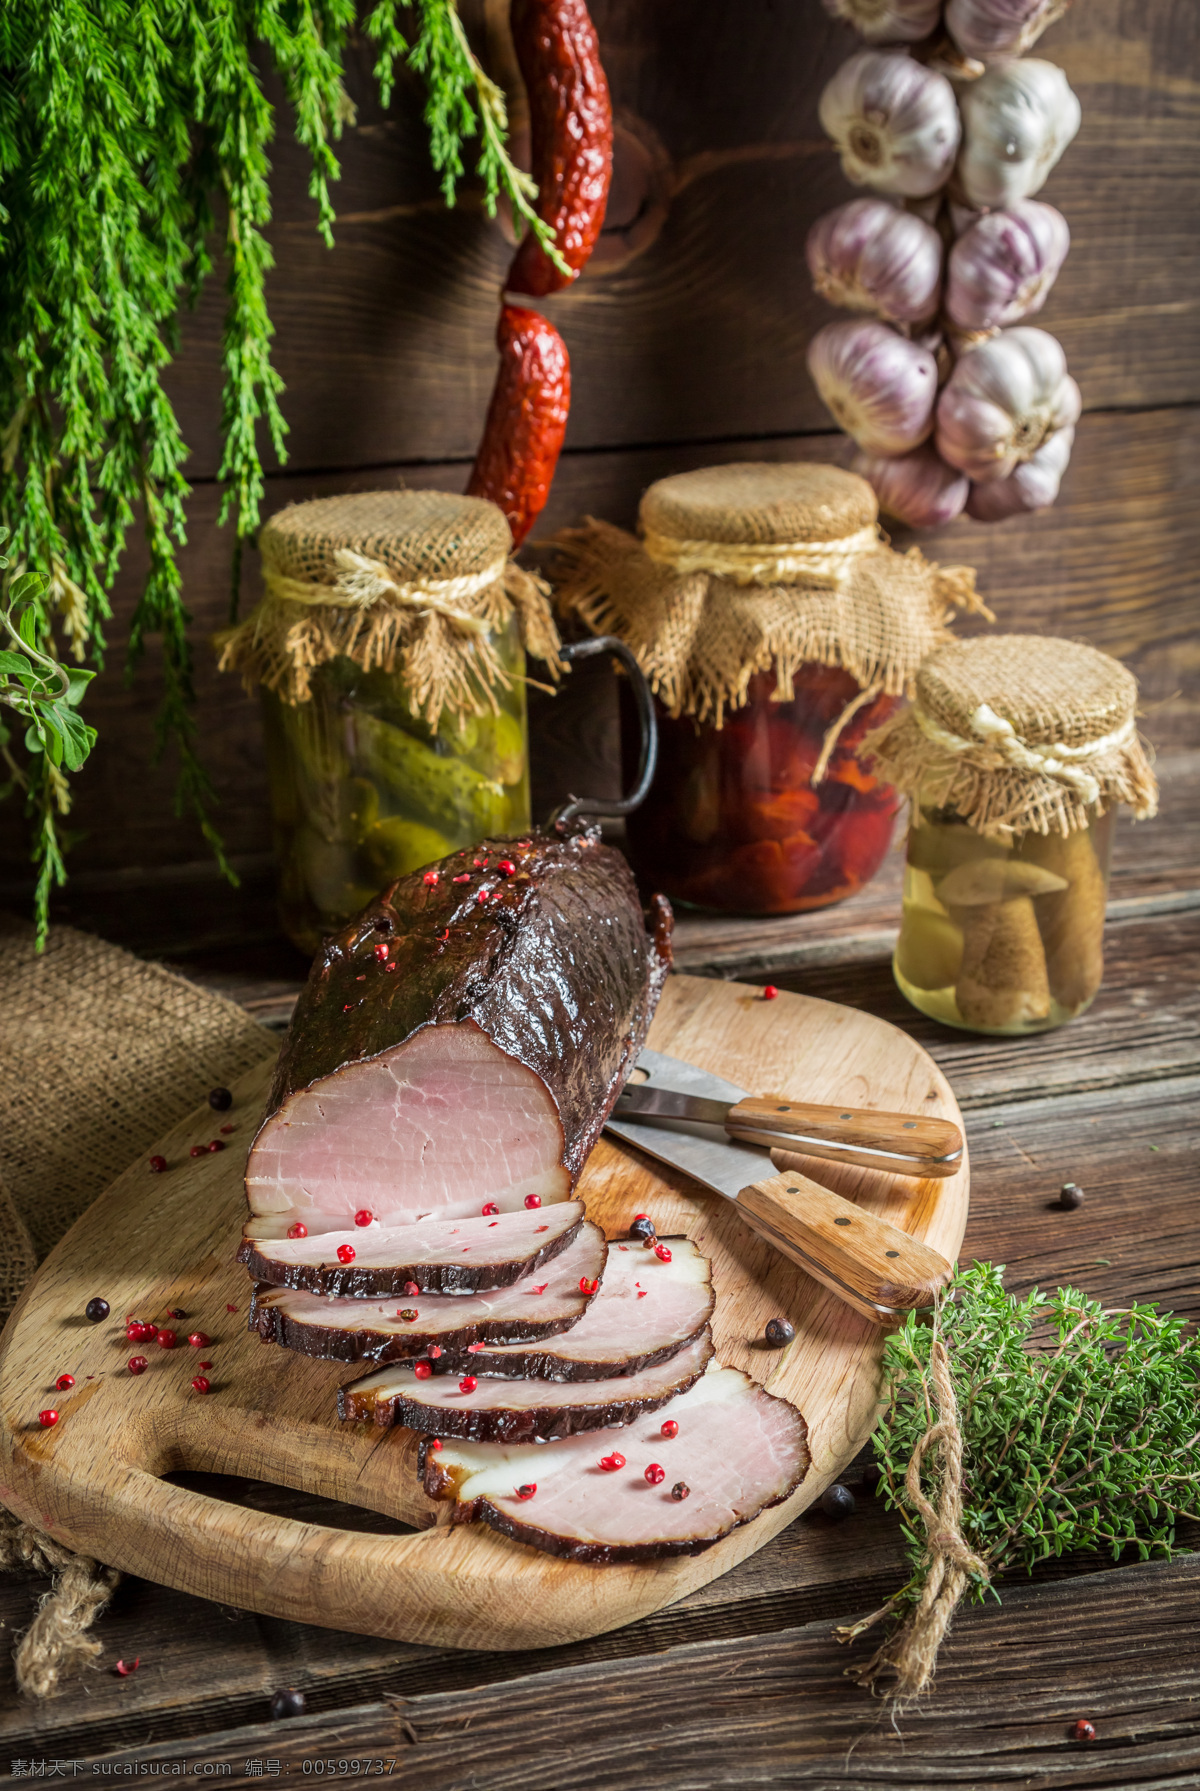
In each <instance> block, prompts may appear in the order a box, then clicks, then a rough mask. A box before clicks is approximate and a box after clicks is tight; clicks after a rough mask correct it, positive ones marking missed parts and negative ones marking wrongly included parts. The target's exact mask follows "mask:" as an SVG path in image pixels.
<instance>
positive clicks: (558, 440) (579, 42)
mask: <svg viewBox="0 0 1200 1791" xmlns="http://www.w3.org/2000/svg"><path fill="white" fill-rule="evenodd" d="M512 31H513V42H514V45H515V48H516V52H517V61H518V63H519V65H520V69H521V74H522V76H523V78H524V81H525V85H526V88H527V90H528V93H529V101H530V115H531V120H530V121H531V139H532V141H531V149H532V162H533V177H534V180H535V181H536V183H537V187H538V202H537V213H538V217H539V218H540V220H541V221H542V223H543V224H548V225H550V226H551V227H552V229H553V231H554V243H555V249H554V253H553V255H551V254H549V253H547V251H546V249H545V247H544V246H543V244H542V242H541V241H540V240H539V238H538V236H537V235H536V234H535V233H534V232H533V231H530V232H529V233H528V234H527V235H526V237H525V238H524V239H523V241H522V242H521V243H520V244H519V245H518V247H517V251H516V254H515V255H514V257H513V261H512V265H511V266H510V268H509V273H508V281H507V285H508V286H509V287H510V288H511V289H512V290H513V291H515V292H518V293H528V294H529V295H531V296H532V297H535V298H542V297H545V296H546V294H548V293H551V292H556V291H559V290H561V288H562V287H564V286H567V285H569V284H570V283H571V282H572V281H573V280H575V279H577V278H578V277H579V274H580V273H581V271H582V270H583V267H584V266H585V264H586V262H587V260H588V258H589V256H590V255H591V252H592V249H593V248H594V246H595V243H596V239H597V237H598V236H599V234H600V229H601V226H602V224H603V222H604V211H605V206H606V205H607V203H608V192H609V187H610V185H611V183H612V102H611V98H610V96H609V90H608V82H607V79H606V78H605V74H604V69H603V67H602V65H601V62H600V54H599V43H598V41H597V37H596V29H595V26H594V25H593V23H592V20H591V18H590V16H589V14H588V10H587V6H586V4H585V3H584V0H513V6H512ZM496 343H497V347H498V348H499V351H500V366H499V369H498V371H497V374H496V383H495V386H494V387H493V390H492V398H491V403H490V405H489V407H488V414H487V421H486V422H485V424H484V430H483V437H482V440H481V441H480V444H479V452H478V454H477V455H476V458H475V465H474V467H473V468H472V470H471V478H470V481H469V483H468V485H467V493H468V495H469V496H471V497H482V498H488V499H490V501H491V502H492V503H495V504H497V505H499V507H500V509H501V510H503V512H504V514H505V517H506V518H507V520H508V525H509V528H510V529H511V531H512V537H513V546H514V548H517V547H520V545H521V543H522V542H523V541H524V540H525V538H526V536H527V535H528V533H529V531H530V529H531V528H532V527H533V525H534V523H535V522H536V520H537V518H538V516H539V515H540V514H541V512H542V510H543V508H544V506H545V503H546V499H547V497H548V496H549V494H550V485H551V482H552V480H553V478H554V473H555V469H556V467H557V465H558V457H559V454H560V452H561V450H562V444H563V436H564V434H565V433H566V427H567V416H568V413H569V411H570V407H571V362H570V356H569V355H568V353H567V346H566V343H565V342H564V341H563V339H562V337H561V336H560V335H559V333H558V331H557V330H556V329H555V327H554V325H553V324H552V323H551V322H550V321H549V320H548V319H547V318H546V317H544V316H542V314H541V312H539V311H534V310H530V309H528V308H526V307H524V306H520V305H515V304H510V303H508V302H507V300H506V299H505V300H502V302H501V307H500V321H499V325H498V328H497V332H496Z"/></svg>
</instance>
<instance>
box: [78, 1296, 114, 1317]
mask: <svg viewBox="0 0 1200 1791" xmlns="http://www.w3.org/2000/svg"><path fill="white" fill-rule="evenodd" d="M83 1316H84V1317H85V1318H89V1319H91V1321H92V1323H93V1324H94V1325H98V1324H99V1323H100V1321H101V1319H102V1318H107V1317H108V1301H107V1300H102V1299H101V1298H100V1296H99V1294H97V1296H96V1298H95V1299H94V1300H89V1301H88V1303H87V1305H86V1306H85V1307H84V1309H83Z"/></svg>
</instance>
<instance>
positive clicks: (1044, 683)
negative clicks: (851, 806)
mask: <svg viewBox="0 0 1200 1791" xmlns="http://www.w3.org/2000/svg"><path fill="white" fill-rule="evenodd" d="M1136 705H1137V683H1136V680H1135V679H1134V678H1133V676H1132V674H1131V673H1130V672H1128V671H1126V669H1125V667H1124V666H1123V665H1121V664H1120V663H1119V662H1118V661H1117V660H1115V659H1111V658H1110V657H1109V656H1108V654H1107V653H1101V652H1099V651H1097V649H1096V648H1094V647H1088V646H1085V645H1084V644H1083V643H1081V642H1079V641H1066V640H1055V639H1053V638H1048V637H1046V636H1044V635H993V636H990V637H983V638H979V639H975V640H970V641H954V642H952V643H950V644H948V645H947V646H944V647H941V648H939V649H938V651H937V652H936V653H934V654H933V655H931V657H930V658H929V659H928V660H927V661H926V663H925V664H924V665H923V666H922V667H921V669H920V672H919V673H918V674H917V681H916V693H915V697H914V700H913V705H912V707H911V709H909V710H908V711H907V712H906V713H905V714H903V715H900V716H897V717H895V718H894V719H893V720H891V721H889V722H887V723H886V724H885V725H884V726H883V727H882V728H880V729H878V730H877V731H876V733H874V734H872V735H869V736H868V737H867V739H866V740H865V741H864V742H863V744H862V747H861V749H860V750H861V755H862V757H863V758H865V759H867V760H869V761H870V762H871V764H872V765H873V766H874V767H875V768H876V769H877V770H878V772H879V774H880V775H881V776H883V777H886V778H887V779H888V780H889V782H891V783H893V784H894V785H895V786H896V788H897V789H899V790H901V791H902V792H903V793H904V794H905V795H907V796H909V797H910V798H911V799H912V801H913V805H914V821H916V822H919V810H920V806H922V805H924V806H927V807H934V808H952V809H953V810H954V811H955V813H956V814H958V815H960V816H961V817H962V819H963V820H964V821H967V822H969V824H970V825H971V826H972V827H974V828H975V830H976V831H977V832H978V833H981V834H984V835H987V836H989V837H992V838H997V839H1005V840H1007V839H1011V838H1013V837H1015V836H1017V835H1020V834H1025V833H1039V834H1049V833H1052V832H1053V833H1058V834H1061V835H1062V836H1063V837H1064V838H1065V837H1066V836H1067V835H1068V834H1070V833H1072V832H1075V831H1076V830H1077V829H1079V828H1082V827H1086V826H1087V824H1088V821H1089V811H1091V810H1094V809H1095V808H1097V807H1099V808H1100V809H1101V812H1103V809H1104V808H1105V807H1106V806H1108V805H1109V804H1110V803H1113V802H1126V803H1128V804H1129V806H1130V807H1131V808H1132V810H1133V813H1134V815H1135V817H1136V818H1137V819H1138V820H1139V821H1140V820H1145V819H1147V818H1148V817H1149V816H1151V815H1153V814H1155V813H1156V812H1157V807H1158V786H1157V784H1156V782H1155V778H1154V772H1153V770H1152V769H1151V766H1150V761H1149V758H1148V756H1147V753H1146V749H1145V747H1144V745H1143V743H1142V741H1141V740H1140V739H1139V737H1138V732H1137V723H1136V720H1135V709H1136Z"/></svg>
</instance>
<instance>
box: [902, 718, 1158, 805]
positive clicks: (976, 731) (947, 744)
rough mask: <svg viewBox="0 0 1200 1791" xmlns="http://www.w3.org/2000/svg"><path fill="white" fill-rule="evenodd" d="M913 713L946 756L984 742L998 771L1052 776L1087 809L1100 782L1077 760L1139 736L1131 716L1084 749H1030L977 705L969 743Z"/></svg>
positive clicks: (1096, 755)
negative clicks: (1014, 770)
mask: <svg viewBox="0 0 1200 1791" xmlns="http://www.w3.org/2000/svg"><path fill="white" fill-rule="evenodd" d="M913 713H914V715H915V717H916V722H917V726H918V727H919V728H920V730H921V732H922V733H923V734H924V735H925V738H926V739H927V740H932V741H933V743H934V745H935V746H940V747H942V748H943V749H944V750H945V751H946V752H952V753H962V752H974V753H978V751H979V747H980V745H981V744H982V745H983V746H984V747H987V748H990V749H991V752H992V754H993V759H992V763H993V765H994V766H995V768H996V769H997V770H999V769H1001V768H1002V767H1003V766H1006V765H1011V766H1013V767H1014V768H1015V769H1016V770H1018V771H1031V772H1037V773H1040V774H1041V775H1042V776H1044V777H1050V778H1053V779H1055V781H1056V782H1058V783H1060V784H1065V785H1066V786H1067V788H1068V789H1069V790H1073V791H1074V792H1075V794H1076V795H1077V796H1078V797H1079V798H1080V800H1081V801H1082V802H1084V803H1086V804H1087V805H1088V806H1089V807H1090V806H1091V804H1092V803H1094V802H1098V801H1099V799H1100V781H1099V779H1098V778H1097V777H1095V776H1094V775H1093V774H1092V773H1091V772H1090V771H1086V770H1084V768H1083V766H1082V764H1081V761H1082V760H1086V759H1102V758H1104V757H1105V755H1106V754H1108V753H1111V752H1113V751H1115V750H1116V749H1117V748H1118V747H1122V746H1125V745H1127V744H1128V742H1129V741H1130V740H1132V739H1133V737H1134V735H1135V733H1136V732H1137V729H1136V727H1135V725H1134V720H1133V717H1132V715H1131V716H1130V717H1129V719H1128V721H1125V722H1122V724H1121V726H1120V727H1119V728H1114V729H1113V731H1112V733H1111V734H1104V735H1103V736H1102V737H1101V738H1100V739H1099V740H1089V741H1085V742H1084V744H1083V745H1082V746H1064V745H1063V744H1062V743H1061V742H1057V743H1055V744H1054V745H1051V746H1037V745H1034V746H1031V745H1030V744H1029V742H1028V741H1027V740H1022V738H1021V736H1020V735H1019V734H1018V733H1017V731H1016V729H1015V728H1014V727H1013V725H1012V723H1011V722H1010V721H1005V719H1004V717H1003V716H1002V715H997V714H996V711H995V710H994V709H993V708H991V707H990V706H989V704H987V703H980V705H979V707H978V709H976V710H975V712H974V714H972V715H970V716H969V717H968V718H967V725H968V727H969V728H970V730H971V738H970V739H967V740H964V739H963V737H962V735H961V734H953V733H951V731H950V729H949V728H944V727H941V726H940V725H939V723H938V722H936V721H934V720H933V718H932V717H931V716H928V715H926V714H925V712H924V710H923V709H916V710H914V712H913ZM982 762H983V761H982V758H981V760H980V763H981V764H982Z"/></svg>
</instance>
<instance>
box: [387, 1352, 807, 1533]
mask: <svg viewBox="0 0 1200 1791" xmlns="http://www.w3.org/2000/svg"><path fill="white" fill-rule="evenodd" d="M665 1418H671V1419H673V1420H674V1421H675V1423H676V1424H677V1425H678V1431H677V1433H676V1434H675V1435H674V1436H673V1437H670V1438H667V1437H664V1436H663V1434H662V1425H663V1422H664V1419H665ZM614 1456H620V1457H623V1458H624V1463H623V1465H618V1466H613V1467H611V1468H610V1469H607V1470H606V1469H605V1468H604V1467H602V1466H601V1465H600V1463H601V1460H602V1459H604V1458H607V1459H608V1460H609V1461H610V1463H611V1462H612V1460H613V1457H614ZM808 1463H809V1453H808V1432H807V1426H806V1425H805V1422H804V1419H803V1418H802V1417H801V1415H800V1413H799V1412H798V1411H797V1410H796V1408H795V1407H794V1406H792V1405H789V1404H788V1403H787V1401H786V1400H783V1399H776V1398H774V1397H773V1395H771V1394H770V1393H766V1392H764V1390H763V1389H762V1388H761V1387H760V1386H758V1385H757V1383H756V1382H754V1381H752V1380H750V1378H749V1377H748V1376H747V1375H744V1374H742V1373H741V1371H740V1370H739V1369H736V1368H719V1367H717V1366H716V1365H715V1364H713V1365H710V1367H709V1369H708V1372H707V1373H706V1374H703V1375H701V1377H700V1379H699V1380H698V1381H697V1382H696V1383H695V1385H694V1386H693V1387H692V1388H691V1389H690V1390H689V1391H688V1392H686V1393H682V1394H680V1396H679V1397H678V1398H677V1399H673V1400H672V1401H671V1402H670V1404H669V1405H667V1406H664V1407H662V1408H660V1410H659V1411H657V1412H656V1413H655V1414H654V1415H653V1417H641V1418H637V1419H635V1421H634V1422H633V1423H632V1424H629V1425H627V1426H625V1428H623V1429H621V1430H603V1431H591V1432H586V1433H584V1434H581V1435H575V1436H569V1437H563V1438H561V1439H560V1440H558V1441H556V1442H552V1443H518V1444H514V1445H506V1444H503V1443H471V1442H459V1441H456V1440H455V1439H453V1438H447V1439H445V1440H444V1441H443V1442H442V1444H441V1447H440V1448H439V1449H436V1450H435V1449H433V1448H431V1447H430V1446H429V1444H428V1443H426V1444H424V1445H423V1446H422V1450H421V1472H422V1476H423V1480H424V1485H425V1491H426V1492H427V1494H428V1495H429V1497H430V1498H432V1499H451V1500H453V1501H454V1511H453V1513H452V1516H451V1521H452V1522H454V1523H476V1522H480V1523H485V1524H489V1525H490V1526H491V1528H492V1529H494V1530H499V1531H501V1533H502V1534H503V1535H505V1536H511V1537H513V1538H514V1539H515V1540H516V1541H518V1542H526V1543H529V1544H531V1545H532V1547H534V1548H539V1549H544V1550H546V1551H547V1552H548V1553H549V1554H553V1555H561V1556H563V1557H564V1558H565V1559H567V1560H570V1561H584V1562H593V1563H596V1564H602V1563H607V1562H615V1561H652V1560H657V1559H659V1558H660V1557H662V1556H665V1555H692V1554H699V1553H700V1552H701V1550H703V1549H706V1548H711V1547H712V1545H713V1543H714V1542H718V1541H719V1540H720V1539H721V1537H722V1536H727V1535H728V1534H729V1532H730V1531H731V1530H735V1529H737V1527H738V1526H739V1525H740V1524H746V1523H749V1522H750V1521H751V1519H752V1518H755V1517H757V1516H758V1514H759V1512H760V1511H765V1510H766V1509H767V1507H768V1506H771V1505H778V1504H779V1503H780V1501H781V1500H783V1499H786V1498H787V1497H788V1496H789V1494H791V1493H793V1492H794V1491H795V1489H796V1488H797V1486H799V1484H800V1482H801V1480H802V1479H803V1478H804V1475H805V1473H806V1472H807V1469H808ZM655 1466H657V1467H661V1469H662V1471H663V1477H662V1480H661V1481H660V1482H659V1483H658V1484H651V1483H650V1481H648V1480H647V1478H646V1470H647V1468H651V1467H655ZM531 1486H532V1487H533V1488H534V1489H535V1490H534V1491H533V1492H532V1494H529V1495H528V1496H524V1497H522V1496H521V1494H520V1493H519V1492H518V1488H521V1489H527V1488H529V1487H531ZM679 1488H686V1495H685V1496H683V1497H675V1496H673V1494H674V1492H675V1490H677V1489H679Z"/></svg>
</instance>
